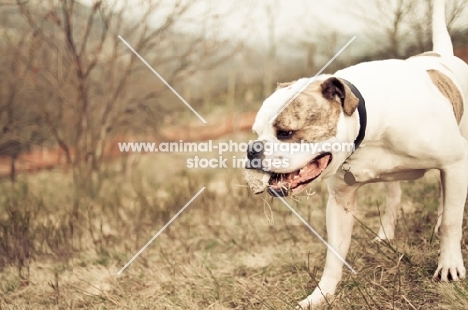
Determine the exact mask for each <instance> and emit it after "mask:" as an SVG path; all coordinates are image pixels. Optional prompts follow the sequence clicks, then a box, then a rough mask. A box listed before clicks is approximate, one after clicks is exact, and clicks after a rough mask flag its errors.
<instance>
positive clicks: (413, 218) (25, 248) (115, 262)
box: [0, 154, 468, 310]
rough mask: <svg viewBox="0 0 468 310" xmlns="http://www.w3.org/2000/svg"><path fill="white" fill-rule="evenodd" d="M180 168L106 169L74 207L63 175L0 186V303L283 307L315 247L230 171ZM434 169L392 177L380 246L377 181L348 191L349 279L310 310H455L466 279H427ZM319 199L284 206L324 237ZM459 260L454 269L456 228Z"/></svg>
mask: <svg viewBox="0 0 468 310" xmlns="http://www.w3.org/2000/svg"><path fill="white" fill-rule="evenodd" d="M185 160H186V157H184V156H174V155H169V154H156V155H145V156H142V158H141V160H140V162H139V164H138V166H137V168H136V170H135V171H134V173H133V177H132V179H131V180H128V179H125V178H124V176H123V175H124V174H123V173H121V172H120V170H119V165H118V164H117V163H115V169H113V170H112V169H111V170H109V171H108V172H107V177H106V182H105V183H104V185H103V189H102V191H101V192H100V193H99V194H96V195H94V196H92V195H90V196H89V197H83V199H82V201H81V202H80V204H79V208H78V209H77V210H76V212H73V210H72V209H73V207H72V203H71V197H72V192H71V190H72V188H73V187H72V179H71V176H70V174H68V173H66V172H62V171H48V172H41V173H39V174H35V175H30V176H21V177H20V179H19V181H18V182H17V184H15V186H12V185H11V184H10V183H8V182H3V183H2V184H0V192H1V193H2V194H1V196H0V309H2V310H4V309H294V307H295V305H296V301H298V300H300V299H302V298H304V297H305V296H306V295H308V294H310V293H311V292H312V290H313V288H314V287H315V285H316V283H317V280H318V279H319V277H320V274H321V272H322V268H323V265H324V258H325V252H326V248H325V246H324V245H323V244H322V243H320V241H319V240H318V239H317V238H316V237H315V236H313V235H312V234H311V233H310V231H309V230H308V229H307V228H306V227H305V226H304V225H302V224H301V223H300V221H299V220H298V219H297V218H296V217H295V216H294V215H293V214H292V213H291V212H290V211H289V210H288V209H287V208H286V207H285V206H284V205H282V203H281V202H280V201H278V200H274V199H272V198H271V197H269V196H267V195H266V194H263V195H260V196H255V195H253V194H252V193H250V192H249V190H248V189H247V188H246V187H245V185H244V182H243V180H242V174H241V170H240V169H200V170H196V169H184V167H185ZM435 175H436V174H435V173H429V174H428V175H427V176H426V177H425V178H424V179H422V180H419V181H416V182H406V183H403V192H404V196H403V199H402V206H401V218H400V220H399V223H398V228H397V233H396V235H397V238H396V241H394V242H392V243H390V244H386V243H374V242H371V240H372V239H373V238H374V236H375V232H377V231H378V227H379V213H380V212H382V210H383V208H384V206H385V195H384V189H383V185H382V184H374V185H368V186H366V187H363V188H362V189H361V190H360V193H359V194H360V195H359V205H360V209H359V212H358V214H357V215H356V217H357V221H356V225H355V229H354V236H353V241H352V246H351V250H350V253H349V255H348V257H347V260H348V261H349V262H350V264H351V265H352V266H353V267H354V268H355V269H356V270H357V271H358V274H357V275H355V276H354V275H352V274H351V273H350V272H349V271H348V270H345V271H344V278H343V281H342V282H341V283H340V285H339V287H338V293H337V294H336V296H335V298H333V299H330V300H328V303H329V304H328V305H325V306H324V307H323V308H324V309H468V284H467V281H464V282H460V283H456V284H440V283H435V282H433V281H432V280H431V278H432V274H433V272H434V270H435V268H436V262H437V250H438V244H439V241H438V239H437V237H436V236H434V235H433V227H434V225H435V222H436V209H437V200H438V199H437V198H438V185H437V179H436V177H435ZM204 186H206V187H207V189H206V190H205V191H204V192H203V193H202V194H201V195H200V196H199V197H198V198H197V199H196V200H195V201H194V202H193V203H192V204H191V205H190V206H189V207H188V208H187V209H186V210H185V212H183V213H182V214H181V215H180V216H179V217H178V218H177V219H176V220H175V221H174V222H173V223H172V224H171V225H170V226H169V228H167V229H166V230H165V231H164V232H163V233H162V234H161V235H160V236H159V237H158V238H157V239H156V240H155V241H154V242H153V243H151V245H149V246H148V248H147V249H146V250H145V251H144V252H143V253H142V254H141V255H140V256H139V257H138V258H137V259H136V260H135V261H134V262H133V263H132V264H131V265H130V266H129V267H128V268H127V269H126V270H124V271H123V272H122V274H121V275H120V276H117V272H118V271H119V270H120V269H121V268H122V267H123V266H124V265H125V263H126V262H128V261H129V260H130V259H131V258H132V256H133V255H134V254H135V253H136V252H138V250H139V249H140V248H142V247H143V246H144V245H145V243H146V242H147V241H148V240H150V239H151V238H152V237H153V236H154V234H155V233H156V232H158V231H159V229H160V228H161V227H163V226H164V224H166V223H167V221H168V220H169V219H170V218H171V217H172V216H173V215H174V214H175V213H177V211H178V210H180V208H182V207H183V206H184V205H185V204H186V203H187V202H188V201H189V200H190V199H191V198H192V197H193V196H194V195H195V194H196V193H197V192H198V191H199V190H200V189H201V188H202V187H204ZM326 199H327V193H326V187H325V184H324V183H323V184H316V185H315V186H312V187H311V189H310V191H308V193H307V194H306V193H305V194H303V195H302V196H301V197H298V198H297V199H295V200H293V199H291V198H288V201H289V202H290V203H291V205H292V206H293V207H294V208H295V209H296V210H297V211H298V212H299V213H300V214H302V216H303V217H304V218H305V219H306V220H307V221H308V222H309V223H310V224H311V225H312V226H313V227H314V228H315V229H317V230H318V232H319V233H321V234H322V235H323V236H325V235H326V233H325V225H324V219H325V215H324V213H325V205H326ZM465 214H466V212H465ZM464 230H465V232H466V231H467V226H466V221H465V227H464ZM463 252H464V257H465V262H466V259H467V258H468V241H467V239H466V233H465V239H464V241H463Z"/></svg>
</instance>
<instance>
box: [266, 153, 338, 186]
mask: <svg viewBox="0 0 468 310" xmlns="http://www.w3.org/2000/svg"><path fill="white" fill-rule="evenodd" d="M329 161H330V155H325V156H322V157H321V158H319V159H316V160H314V161H311V162H310V163H308V164H307V165H306V166H304V167H303V168H302V169H300V170H296V171H293V172H291V173H281V174H278V175H277V176H276V177H274V178H272V180H271V181H270V185H271V186H273V187H282V186H286V187H287V188H294V187H297V186H298V185H299V184H301V183H304V182H307V181H309V180H311V179H314V178H316V177H317V176H319V175H320V174H321V173H322V171H323V170H325V168H327V165H328V162H329Z"/></svg>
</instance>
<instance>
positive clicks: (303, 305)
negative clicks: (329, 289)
mask: <svg viewBox="0 0 468 310" xmlns="http://www.w3.org/2000/svg"><path fill="white" fill-rule="evenodd" d="M327 296H331V295H329V294H327ZM325 301H326V300H325V297H324V294H323V292H322V291H320V290H319V289H318V288H316V289H315V290H314V292H313V293H312V294H310V295H309V296H308V297H307V298H306V299H304V300H303V301H301V302H300V303H299V306H297V307H296V310H311V309H316V308H317V307H318V306H320V305H323V304H324V303H325Z"/></svg>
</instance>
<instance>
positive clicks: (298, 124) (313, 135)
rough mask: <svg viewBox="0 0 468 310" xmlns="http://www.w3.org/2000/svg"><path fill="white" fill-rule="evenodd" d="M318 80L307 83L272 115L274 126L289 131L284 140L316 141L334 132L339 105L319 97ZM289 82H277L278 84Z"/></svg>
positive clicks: (285, 85)
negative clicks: (282, 107)
mask: <svg viewBox="0 0 468 310" xmlns="http://www.w3.org/2000/svg"><path fill="white" fill-rule="evenodd" d="M322 83H323V81H315V82H313V83H311V84H310V85H309V86H308V87H307V88H306V89H305V90H304V91H303V92H302V93H301V94H299V95H298V96H297V97H296V98H295V99H294V101H292V102H291V103H290V104H289V105H288V106H287V107H286V108H285V109H284V110H283V111H282V112H281V113H280V114H279V115H278V117H277V118H276V120H275V123H274V126H275V128H276V129H277V130H283V131H293V135H292V136H291V138H289V139H288V140H287V141H288V142H300V141H306V142H320V141H324V140H327V139H330V138H332V137H334V136H336V131H337V124H338V119H339V116H340V113H341V105H340V103H339V102H338V101H337V100H328V99H325V98H324V97H323V95H322V87H321V85H322ZM289 85H290V83H281V84H278V88H282V87H287V86H289Z"/></svg>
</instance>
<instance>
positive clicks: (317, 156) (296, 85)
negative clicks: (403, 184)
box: [247, 75, 359, 196]
mask: <svg viewBox="0 0 468 310" xmlns="http://www.w3.org/2000/svg"><path fill="white" fill-rule="evenodd" d="M308 82H309V79H300V80H298V81H295V82H291V83H284V84H278V88H277V90H276V91H275V93H273V95H271V96H270V97H269V98H267V99H266V100H265V101H264V103H263V105H262V107H261V108H260V110H259V112H258V114H257V117H256V119H255V123H254V125H253V128H252V129H253V131H254V132H255V133H256V134H257V135H258V139H257V140H256V141H254V142H253V143H251V144H250V145H249V149H248V151H247V158H248V162H247V168H250V169H262V170H263V171H265V173H268V174H270V180H269V186H268V187H269V189H270V190H269V192H270V194H271V195H272V196H275V195H273V193H272V191H271V189H274V190H275V191H276V192H277V193H278V194H280V195H282V196H286V195H287V194H288V192H289V191H291V192H292V193H293V194H297V193H299V192H300V191H302V190H303V189H304V188H305V187H306V186H307V185H308V184H309V183H310V182H312V181H313V180H316V179H318V178H319V177H324V178H325V177H328V176H330V175H332V174H334V173H335V172H336V171H337V169H338V168H339V167H340V165H341V164H342V163H343V161H344V160H345V159H346V158H347V156H349V155H350V154H351V152H352V149H349V148H347V149H343V147H342V146H344V145H348V146H349V145H350V144H352V142H353V141H354V139H355V138H356V136H357V133H358V131H359V121H358V117H357V116H356V113H355V111H356V109H357V107H358V104H359V99H358V98H356V96H355V95H354V94H353V93H352V91H351V89H350V88H349V87H348V85H347V84H346V83H344V82H343V80H340V79H339V78H336V77H333V76H329V75H327V76H320V77H318V78H317V79H316V80H314V81H313V82H312V83H310V84H309V85H308V86H307V87H306V88H305V89H304V90H303V91H302V92H300V93H299V91H300V90H301V89H302V88H303V87H304V86H305V85H307V83H308ZM294 97H295V98H294ZM291 98H294V99H293V100H292V101H291ZM289 101H291V102H290V103H289V104H288V105H286V103H287V102H289ZM340 146H341V147H340Z"/></svg>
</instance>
